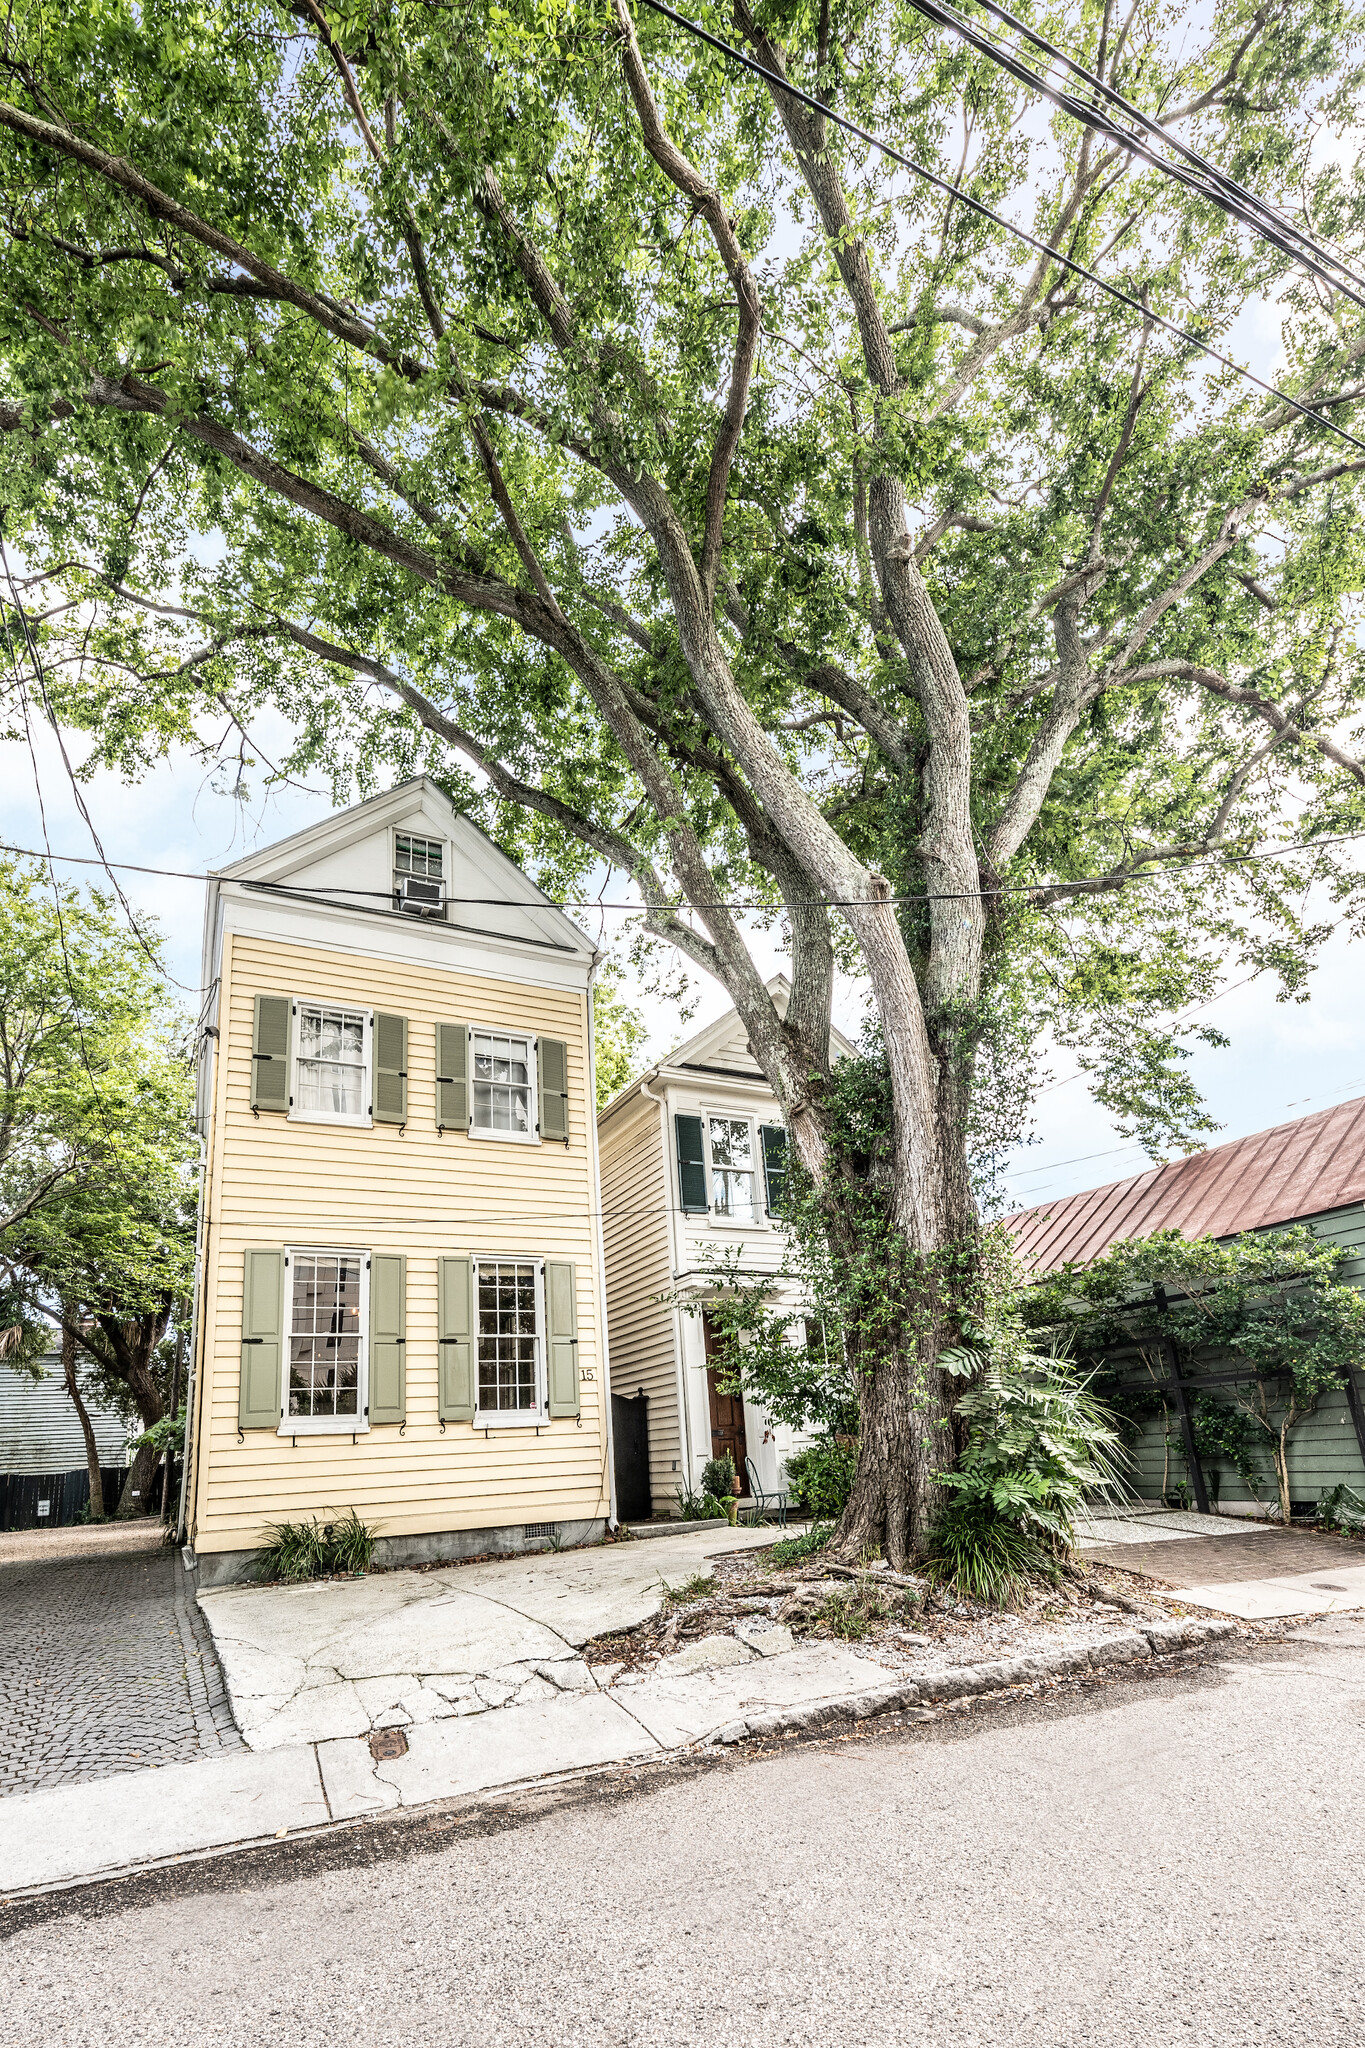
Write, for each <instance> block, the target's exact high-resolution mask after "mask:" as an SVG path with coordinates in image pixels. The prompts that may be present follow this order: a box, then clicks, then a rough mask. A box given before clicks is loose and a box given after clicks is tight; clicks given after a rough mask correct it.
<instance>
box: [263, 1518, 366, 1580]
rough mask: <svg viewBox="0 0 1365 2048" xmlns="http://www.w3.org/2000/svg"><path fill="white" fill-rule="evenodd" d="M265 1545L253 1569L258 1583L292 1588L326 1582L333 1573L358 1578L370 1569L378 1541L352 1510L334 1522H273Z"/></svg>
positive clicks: (267, 1532)
mask: <svg viewBox="0 0 1365 2048" xmlns="http://www.w3.org/2000/svg"><path fill="white" fill-rule="evenodd" d="M266 1535H267V1536H268V1537H269V1539H270V1540H269V1542H268V1543H267V1544H266V1546H265V1548H264V1550H263V1551H262V1552H261V1556H260V1562H259V1563H258V1565H257V1567H256V1576H257V1578H259V1579H275V1580H281V1581H283V1582H284V1583H285V1584H294V1583H296V1582H297V1581H299V1580H301V1579H329V1578H331V1577H332V1576H333V1574H334V1573H337V1572H345V1573H347V1574H348V1575H349V1576H350V1577H352V1578H356V1577H359V1576H360V1575H361V1574H362V1573H364V1572H367V1571H368V1570H369V1568H370V1560H371V1558H372V1557H373V1556H374V1546H375V1544H376V1542H377V1541H378V1538H377V1537H376V1535H375V1532H374V1530H373V1529H371V1528H369V1527H368V1526H367V1525H366V1524H365V1523H364V1522H362V1521H361V1519H360V1517H359V1515H358V1514H357V1513H356V1511H355V1509H354V1508H348V1509H347V1510H346V1513H345V1514H344V1515H342V1516H341V1517H340V1518H339V1519H338V1520H337V1521H335V1522H319V1521H318V1519H317V1517H316V1516H314V1518H313V1520H312V1521H311V1522H273V1523H272V1524H271V1525H270V1527H269V1528H268V1529H267V1530H266Z"/></svg>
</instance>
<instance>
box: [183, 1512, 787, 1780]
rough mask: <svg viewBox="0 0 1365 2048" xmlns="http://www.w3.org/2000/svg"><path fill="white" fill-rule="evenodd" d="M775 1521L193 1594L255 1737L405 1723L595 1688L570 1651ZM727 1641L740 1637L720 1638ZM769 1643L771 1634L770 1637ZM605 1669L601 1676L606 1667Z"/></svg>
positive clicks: (730, 1648) (653, 1608) (766, 1540)
mask: <svg viewBox="0 0 1365 2048" xmlns="http://www.w3.org/2000/svg"><path fill="white" fill-rule="evenodd" d="M772 1541H773V1532H772V1530H770V1529H755V1530H747V1529H726V1530H724V1531H720V1530H712V1531H708V1532H707V1533H706V1535H697V1534H688V1533H687V1529H686V1525H685V1524H682V1525H680V1529H679V1533H678V1534H677V1535H676V1536H672V1535H670V1536H667V1537H661V1538H658V1539H656V1540H654V1541H652V1542H650V1543H647V1544H645V1543H641V1544H633V1543H620V1544H610V1545H605V1546H603V1545H599V1546H596V1547H595V1548H592V1549H589V1550H578V1551H563V1552H559V1553H555V1552H549V1553H539V1554H537V1555H535V1556H530V1557H518V1558H497V1559H493V1560H490V1561H489V1562H488V1563H486V1564H481V1565H464V1566H461V1567H459V1568H457V1569H453V1570H445V1571H397V1572H382V1573H376V1574H374V1575H373V1576H371V1577H369V1578H365V1579H329V1580H325V1581H322V1582H320V1583H314V1584H308V1585H303V1586H224V1587H215V1588H211V1589H207V1590H205V1591H204V1592H202V1593H201V1594H200V1596H199V1605H200V1609H201V1611H202V1612H203V1614H204V1615H205V1617H206V1618H207V1621H208V1625H209V1628H210V1629H211V1631H212V1634H213V1641H214V1647H215V1649H216V1651H217V1653H218V1659H219V1662H220V1664H221V1666H222V1669H223V1677H224V1681H225V1683H226V1685H227V1689H228V1694H229V1697H230V1699H231V1701H232V1710H233V1713H234V1715H235V1716H236V1720H237V1725H238V1727H239V1728H240V1730H241V1732H242V1736H243V1738H244V1740H245V1741H246V1743H247V1746H248V1747H249V1748H250V1749H254V1750H268V1749H282V1748H287V1747H291V1746H293V1745H295V1744H297V1743H302V1742H317V1743H332V1742H339V1741H344V1740H346V1739H347V1738H350V1737H355V1736H365V1735H368V1734H370V1732H371V1731H372V1730H374V1729H377V1728H403V1729H408V1730H414V1729H419V1728H423V1727H426V1726H427V1725H428V1724H430V1723H432V1722H437V1721H445V1720H464V1719H468V1717H469V1716H471V1715H475V1714H482V1713H489V1712H494V1711H503V1710H506V1709H509V1708H513V1707H516V1708H528V1709H529V1708H531V1707H535V1706H544V1705H546V1704H548V1703H549V1702H550V1701H551V1700H554V1699H557V1698H559V1697H560V1696H561V1695H564V1694H567V1695H577V1694H583V1695H587V1694H591V1693H596V1692H598V1691H599V1689H600V1686H599V1680H598V1679H597V1678H594V1676H593V1673H592V1671H591V1670H590V1668H589V1667H588V1665H587V1664H586V1663H584V1661H583V1659H582V1658H581V1657H580V1656H579V1655H578V1651H579V1650H580V1649H581V1648H582V1646H583V1644H584V1643H585V1642H587V1641H589V1639H590V1638H592V1637H595V1636H600V1635H605V1634H610V1633H612V1632H613V1631H615V1630H617V1629H623V1628H630V1627H633V1626H635V1625H636V1624H637V1623H638V1622H641V1621H644V1620H647V1619H648V1618H649V1617H650V1616H651V1615H653V1614H656V1613H657V1612H658V1610H659V1607H660V1604H661V1602H662V1600H663V1598H664V1594H665V1591H666V1590H667V1588H668V1586H669V1585H675V1586H676V1585H679V1584H681V1583H683V1582H685V1581H686V1580H687V1579H689V1578H692V1577H694V1576H696V1575H697V1574H698V1573H703V1574H707V1575H709V1574H710V1572H711V1570H712V1566H711V1563H710V1558H711V1557H713V1556H715V1555H719V1554H721V1553H723V1552H725V1551H734V1550H739V1549H749V1548H754V1547H758V1548H761V1547H763V1546H764V1545H767V1544H771V1543H772ZM725 1641H726V1645H727V1648H726V1651H725V1654H726V1655H727V1656H729V1657H731V1658H738V1659H740V1660H741V1661H748V1659H749V1657H750V1656H751V1655H752V1654H755V1653H757V1654H760V1655H765V1654H766V1655H771V1654H773V1652H772V1651H771V1650H760V1649H759V1647H758V1641H757V1637H756V1638H755V1644H754V1650H753V1651H751V1650H749V1649H748V1648H746V1647H744V1646H743V1645H741V1644H739V1643H738V1642H736V1640H735V1639H734V1638H733V1637H727V1638H726V1639H725ZM774 1648H776V1645H774ZM603 1682H604V1683H609V1682H610V1678H609V1677H608V1678H606V1679H605V1680H604V1681H603Z"/></svg>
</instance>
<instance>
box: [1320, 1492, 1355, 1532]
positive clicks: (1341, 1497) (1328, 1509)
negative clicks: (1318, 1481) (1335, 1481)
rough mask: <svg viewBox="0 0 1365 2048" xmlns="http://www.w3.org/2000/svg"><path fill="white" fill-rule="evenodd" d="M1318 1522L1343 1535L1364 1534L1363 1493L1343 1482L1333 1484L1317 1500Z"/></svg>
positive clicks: (1323, 1526) (1322, 1526) (1325, 1527)
mask: <svg viewBox="0 0 1365 2048" xmlns="http://www.w3.org/2000/svg"><path fill="white" fill-rule="evenodd" d="M1318 1523H1319V1526H1320V1527H1321V1528H1324V1529H1336V1530H1338V1531H1339V1532H1340V1533H1341V1534H1342V1535H1343V1536H1365V1493H1357V1492H1356V1490H1355V1488H1354V1487H1353V1486H1347V1485H1345V1484H1342V1485H1341V1486H1334V1487H1333V1488H1332V1490H1331V1492H1330V1493H1324V1494H1323V1496H1322V1498H1321V1500H1320V1501H1319V1502H1318Z"/></svg>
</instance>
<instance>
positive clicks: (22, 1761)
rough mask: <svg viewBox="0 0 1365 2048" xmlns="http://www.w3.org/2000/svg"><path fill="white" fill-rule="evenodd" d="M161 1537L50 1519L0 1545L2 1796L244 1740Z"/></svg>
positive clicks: (180, 1758)
mask: <svg viewBox="0 0 1365 2048" xmlns="http://www.w3.org/2000/svg"><path fill="white" fill-rule="evenodd" d="M159 1536H160V1530H159V1527H157V1526H156V1525H152V1526H148V1525H146V1524H143V1525H140V1526H138V1525H135V1526H134V1527H133V1528H131V1529H129V1528H127V1527H126V1526H125V1528H123V1529H121V1530H119V1531H118V1532H117V1534H116V1532H115V1531H113V1530H109V1531H106V1530H103V1529H91V1530H90V1531H88V1532H79V1533H78V1532H77V1531H75V1530H71V1531H68V1530H53V1531H51V1532H44V1536H43V1539H42V1541H41V1545H40V1546H36V1545H34V1544H32V1543H26V1544H23V1545H22V1546H20V1545H18V1544H14V1543H13V1542H12V1541H11V1539H6V1540H5V1544H4V1547H3V1548H0V1798H2V1797H4V1796H5V1795H6V1794H9V1793H14V1792H33V1791H38V1790H40V1789H42V1788H43V1787H45V1786H50V1785H76V1784H83V1783H89V1782H90V1781H91V1780H92V1779H95V1778H107V1777H112V1776H113V1775H114V1774H115V1773H117V1772H120V1771H137V1770H146V1769H149V1768H152V1767H155V1766H157V1765H160V1764H172V1763H188V1762H192V1761H193V1760H194V1759H195V1758H196V1757H201V1756H212V1755H218V1754H220V1753H221V1752H222V1751H224V1750H228V1749H241V1748H242V1747H244V1745H243V1743H242V1739H241V1736H240V1735H239V1734H238V1733H237V1730H236V1727H235V1726H234V1724H233V1720H232V1715H231V1712H230V1710H229V1708H228V1705H227V1701H226V1697H225V1695H224V1692H223V1681H222V1674H221V1672H220V1671H219V1668H218V1660H217V1657H216V1656H215V1654H214V1649H213V1641H212V1638H211V1636H210V1634H209V1632H208V1629H207V1628H206V1626H205V1624H204V1620H203V1617H202V1615H201V1613H200V1611H199V1607H198V1605H197V1603H196V1601H195V1599H194V1596H193V1592H192V1591H191V1589H190V1588H189V1587H188V1585H187V1584H186V1580H185V1573H184V1568H183V1566H182V1565H181V1562H180V1553H179V1551H178V1550H177V1549H175V1548H173V1547H172V1546H171V1545H169V1544H165V1543H162V1542H160V1541H159ZM63 1539H65V1540H63ZM120 1539H121V1540H120ZM139 1539H140V1540H139ZM6 1553H8V1554H6ZM16 1553H17V1554H16Z"/></svg>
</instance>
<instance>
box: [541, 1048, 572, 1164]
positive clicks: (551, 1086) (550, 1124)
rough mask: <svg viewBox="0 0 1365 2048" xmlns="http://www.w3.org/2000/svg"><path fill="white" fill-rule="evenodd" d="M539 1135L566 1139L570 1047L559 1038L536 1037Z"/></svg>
mask: <svg viewBox="0 0 1365 2048" xmlns="http://www.w3.org/2000/svg"><path fill="white" fill-rule="evenodd" d="M536 1089H537V1096H538V1100H539V1104H540V1135H541V1137H542V1138H559V1139H561V1140H562V1141H563V1143H564V1144H566V1145H567V1144H568V1142H569V1048H568V1046H567V1045H566V1044H565V1043H564V1041H563V1039H562V1038H538V1039H537V1040H536Z"/></svg>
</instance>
